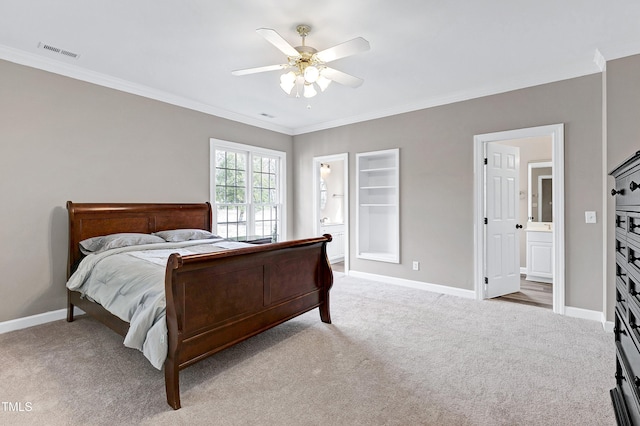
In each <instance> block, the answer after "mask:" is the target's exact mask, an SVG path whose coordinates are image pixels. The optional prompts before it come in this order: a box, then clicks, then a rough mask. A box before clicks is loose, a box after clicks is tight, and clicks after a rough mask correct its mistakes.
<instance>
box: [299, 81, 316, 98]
mask: <svg viewBox="0 0 640 426" xmlns="http://www.w3.org/2000/svg"><path fill="white" fill-rule="evenodd" d="M317 94H318V92H316V89H315V87H313V84H305V85H304V93H303V95H304V97H305V98H313V97H314V96H315V95H317Z"/></svg>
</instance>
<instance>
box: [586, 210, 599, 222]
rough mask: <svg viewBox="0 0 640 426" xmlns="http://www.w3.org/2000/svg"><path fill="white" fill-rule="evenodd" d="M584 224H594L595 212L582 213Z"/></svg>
mask: <svg viewBox="0 0 640 426" xmlns="http://www.w3.org/2000/svg"><path fill="white" fill-rule="evenodd" d="M584 221H585V223H596V212H584Z"/></svg>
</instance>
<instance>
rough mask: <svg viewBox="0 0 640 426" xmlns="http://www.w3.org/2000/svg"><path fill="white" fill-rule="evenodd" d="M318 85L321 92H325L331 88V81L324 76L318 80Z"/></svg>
mask: <svg viewBox="0 0 640 426" xmlns="http://www.w3.org/2000/svg"><path fill="white" fill-rule="evenodd" d="M316 84H317V85H318V86H320V90H321V91H322V92H324V91H325V89H326V88H327V87H329V85H330V84H331V80H329V79H328V78H327V77H325V76H323V75H320V76H319V77H318V79H317V80H316Z"/></svg>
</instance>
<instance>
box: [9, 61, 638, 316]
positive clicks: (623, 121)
mask: <svg viewBox="0 0 640 426" xmlns="http://www.w3.org/2000/svg"><path fill="white" fill-rule="evenodd" d="M0 75H1V76H2V78H1V79H0V141H1V143H2V148H3V152H2V155H0V196H1V197H2V201H3V206H4V207H5V208H4V209H3V212H2V213H0V216H1V220H2V224H3V226H2V227H0V241H2V242H1V243H0V255H1V257H0V259H1V260H0V265H1V266H3V271H4V272H3V276H2V279H1V280H0V291H2V294H3V298H2V300H0V321H6V320H11V319H15V318H20V317H24V316H28V315H33V314H38V313H42V312H47V311H51V310H55V309H61V308H63V307H64V305H65V295H64V281H65V268H66V256H67V247H66V246H67V218H66V211H65V209H64V203H65V202H66V201H67V200H73V201H76V202H93V201H95V202H98V201H112V202H116V201H122V202H140V201H149V202H199V201H203V200H207V199H208V197H209V186H208V171H209V164H208V150H209V148H208V147H209V138H211V137H214V138H219V139H226V140H230V141H235V142H240V143H248V144H253V145H258V146H264V147H267V148H272V149H280V150H283V151H285V152H287V154H288V165H289V170H290V171H291V172H290V173H288V177H289V179H288V184H289V189H288V199H289V210H288V216H289V218H291V219H292V221H291V223H290V226H289V229H288V231H289V236H290V237H303V236H308V235H312V234H313V224H312V223H311V221H312V219H311V218H312V217H313V214H312V198H311V197H312V193H311V192H310V191H309V188H310V187H311V184H312V177H311V165H312V158H313V157H314V156H317V155H329V154H337V153H342V152H349V153H350V163H351V164H350V170H351V171H352V179H351V182H350V194H351V206H350V212H351V221H352V225H353V224H354V223H355V222H354V215H355V179H353V172H354V171H355V163H354V158H355V153H357V152H366V151H373V150H379V149H387V148H394V147H399V148H400V149H401V176H400V179H401V263H400V264H399V265H394V264H386V263H381V262H373V261H366V260H360V259H356V258H355V255H354V250H355V244H351V260H352V264H351V268H352V269H355V270H359V271H365V272H370V273H374V274H381V275H391V276H396V277H400V278H407V279H411V280H418V281H424V282H429V283H435V284H442V285H448V286H452V287H457V288H462V289H469V290H471V289H473V165H472V160H473V135H475V134H482V133H490V132H495V131H501V130H510V129H518V128H524V127H533V126H539V125H546V124H555V123H565V173H566V176H565V193H566V200H565V206H566V214H565V224H566V231H565V232H566V234H565V238H566V279H567V282H566V287H567V288H566V304H567V305H568V306H574V307H579V308H584V309H589V310H595V311H600V310H602V298H603V290H602V284H601V282H602V277H603V268H602V263H603V262H602V254H603V246H606V245H609V246H610V245H611V241H610V240H611V236H612V235H613V234H612V233H611V231H609V230H608V237H607V241H604V240H603V227H602V225H598V226H594V225H587V224H585V223H584V211H585V210H595V211H596V213H597V214H598V218H603V214H602V213H603V211H602V210H603V209H602V206H603V205H605V206H606V213H607V214H609V215H611V214H612V212H613V204H612V200H611V199H610V198H608V199H607V200H608V201H606V202H604V203H603V198H604V195H603V194H604V190H605V189H606V190H608V189H610V186H611V185H612V183H611V180H609V181H608V182H607V188H603V180H604V178H603V177H604V174H605V173H606V172H607V171H608V170H610V169H611V168H613V166H615V165H616V164H617V163H619V162H620V161H622V160H623V159H624V158H626V157H628V156H629V155H631V153H633V152H635V151H636V150H638V149H640V143H638V141H640V121H639V120H637V117H638V115H639V113H640V79H638V77H637V76H638V75H640V56H633V57H629V58H623V59H619V60H615V61H610V62H608V63H607V72H606V75H605V77H606V79H605V80H604V81H605V82H606V85H603V78H602V76H601V75H599V74H594V75H590V76H585V77H580V78H575V79H571V80H565V81H562V82H557V83H552V84H546V85H541V86H536V87H531V88H528V89H523V90H518V91H513V92H509V93H504V94H499V95H495V96H488V97H484V98H480V99H474V100H470V101H465V102H459V103H455V104H450V105H445V106H440V107H435V108H429V109H425V110H421V111H415V112H411V113H406V114H401V115H396V116H393V117H387V118H382V119H378V120H372V121H368V122H363V123H358V124H353V125H349V126H344V127H340V128H335V129H328V130H324V131H319V132H315V133H311V134H305V135H298V136H295V137H294V138H291V137H290V136H286V135H282V134H278V133H275V132H270V131H267V130H262V129H258V128H254V127H251V126H247V125H243V124H240V123H236V122H232V121H229V120H225V119H221V118H217V117H213V116H209V115H206V114H202V113H198V112H194V111H190V110H187V109H184V108H179V107H175V106H171V105H168V104H164V103H161V102H157V101H153V100H149V99H145V98H142V97H138V96H134V95H129V94H125V93H122V92H119V91H116V90H112V89H107V88H103V87H99V86H95V85H92V84H89V83H84V82H80V81H76V80H73V79H69V78H65V77H61V76H58V75H54V74H50V73H47V72H43V71H39V70H35V69H32V68H29V67H23V66H20V65H16V64H13V63H9V62H5V61H0ZM605 88H606V102H605V103H603V100H604V99H603V89H605ZM603 106H604V107H606V109H607V114H606V119H607V120H606V121H607V127H606V129H605V130H606V136H607V160H606V164H607V165H608V167H607V170H603V166H602V134H603V126H602V123H603V120H602V108H603ZM599 220H600V219H599ZM607 226H608V225H607ZM351 229H352V231H351V232H352V234H351V236H350V237H351V238H354V237H355V231H354V230H355V227H354V226H352V227H351ZM607 229H608V228H607ZM412 260H420V261H421V266H422V267H421V270H420V271H412V270H411V261H412ZM611 264H612V259H611V258H609V261H608V263H607V271H606V277H607V283H608V286H607V319H608V320H612V319H613V288H614V277H613V269H612V267H611Z"/></svg>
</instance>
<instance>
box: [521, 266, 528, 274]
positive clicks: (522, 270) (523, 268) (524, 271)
mask: <svg viewBox="0 0 640 426" xmlns="http://www.w3.org/2000/svg"><path fill="white" fill-rule="evenodd" d="M526 273H527V267H526V266H521V267H520V275H525V274H526Z"/></svg>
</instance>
